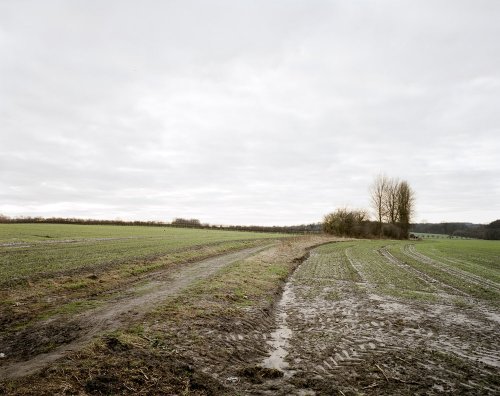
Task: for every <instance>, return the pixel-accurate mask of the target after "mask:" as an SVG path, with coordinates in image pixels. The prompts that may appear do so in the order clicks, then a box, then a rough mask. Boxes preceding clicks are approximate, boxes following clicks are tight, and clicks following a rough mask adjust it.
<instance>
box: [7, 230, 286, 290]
mask: <svg viewBox="0 0 500 396" xmlns="http://www.w3.org/2000/svg"><path fill="white" fill-rule="evenodd" d="M40 235H42V236H45V235H51V236H52V238H50V239H48V238H45V237H40ZM277 237H284V236H283V235H280V234H272V233H252V232H236V231H218V230H199V229H184V228H161V227H135V226H90V225H68V224H0V244H1V245H2V246H0V284H2V283H5V282H9V281H11V282H12V281H14V280H15V279H16V278H25V277H27V278H33V277H37V276H38V277H40V276H41V277H51V276H52V274H54V273H59V272H62V271H74V270H81V269H83V268H85V269H88V270H92V269H94V268H102V267H109V266H119V265H122V264H124V263H130V262H132V261H138V260H142V261H149V260H151V261H152V260H154V259H156V258H158V257H162V256H166V255H170V256H172V257H174V259H175V255H177V254H182V253H183V252H185V251H189V250H191V251H192V254H193V257H194V256H195V255H196V249H197V248H198V247H201V246H208V245H217V244H220V243H228V242H234V243H238V242H241V241H256V240H263V239H269V238H277ZM13 243H18V244H19V245H15V244H14V245H13Z"/></svg>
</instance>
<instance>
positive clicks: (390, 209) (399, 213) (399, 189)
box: [370, 175, 415, 238]
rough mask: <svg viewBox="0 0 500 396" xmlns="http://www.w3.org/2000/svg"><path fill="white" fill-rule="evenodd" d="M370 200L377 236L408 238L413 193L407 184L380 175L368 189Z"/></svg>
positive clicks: (413, 203) (412, 211)
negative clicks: (375, 218) (376, 225)
mask: <svg viewBox="0 0 500 396" xmlns="http://www.w3.org/2000/svg"><path fill="white" fill-rule="evenodd" d="M370 198H371V204H372V207H373V209H374V210H375V213H376V216H377V222H378V235H379V236H380V237H382V236H389V237H396V238H408V235H409V230H410V222H411V219H412V216H413V213H414V205H415V193H414V192H413V190H412V188H411V187H410V185H409V184H408V182H407V181H406V180H399V179H395V178H388V177H387V176H385V175H380V176H378V177H377V178H376V179H375V181H374V182H373V184H372V186H371V188H370ZM387 225H388V226H387ZM395 234H396V235H395Z"/></svg>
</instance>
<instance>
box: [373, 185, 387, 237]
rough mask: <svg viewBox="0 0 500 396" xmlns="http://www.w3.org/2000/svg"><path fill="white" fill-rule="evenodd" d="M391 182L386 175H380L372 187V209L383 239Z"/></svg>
mask: <svg viewBox="0 0 500 396" xmlns="http://www.w3.org/2000/svg"><path fill="white" fill-rule="evenodd" d="M389 183H390V180H389V179H388V178H387V177H386V176H385V175H379V176H377V178H376V179H375V181H374V182H373V184H372V185H371V187H370V199H371V205H372V208H373V209H374V210H375V216H376V218H377V221H378V224H379V226H378V230H379V236H380V237H382V221H383V220H384V218H385V216H386V211H387V205H386V201H387V192H388V187H389Z"/></svg>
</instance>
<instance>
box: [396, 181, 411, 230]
mask: <svg viewBox="0 0 500 396" xmlns="http://www.w3.org/2000/svg"><path fill="white" fill-rule="evenodd" d="M396 191H397V222H398V223H399V225H400V227H401V231H402V234H403V238H408V235H409V230H410V222H411V219H412V216H413V212H414V203H415V193H414V192H413V190H412V188H411V187H410V185H409V184H408V182H407V181H406V180H403V181H401V182H399V183H398V185H397V190H396Z"/></svg>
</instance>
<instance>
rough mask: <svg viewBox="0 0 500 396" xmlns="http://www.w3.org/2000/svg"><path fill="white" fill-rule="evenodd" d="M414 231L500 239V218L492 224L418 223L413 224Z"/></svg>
mask: <svg viewBox="0 0 500 396" xmlns="http://www.w3.org/2000/svg"><path fill="white" fill-rule="evenodd" d="M411 231H412V232H421V233H427V234H445V235H448V236H450V237H462V238H476V239H489V240H500V220H495V221H493V222H491V223H490V224H486V225H485V224H473V223H416V224H412V225H411Z"/></svg>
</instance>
